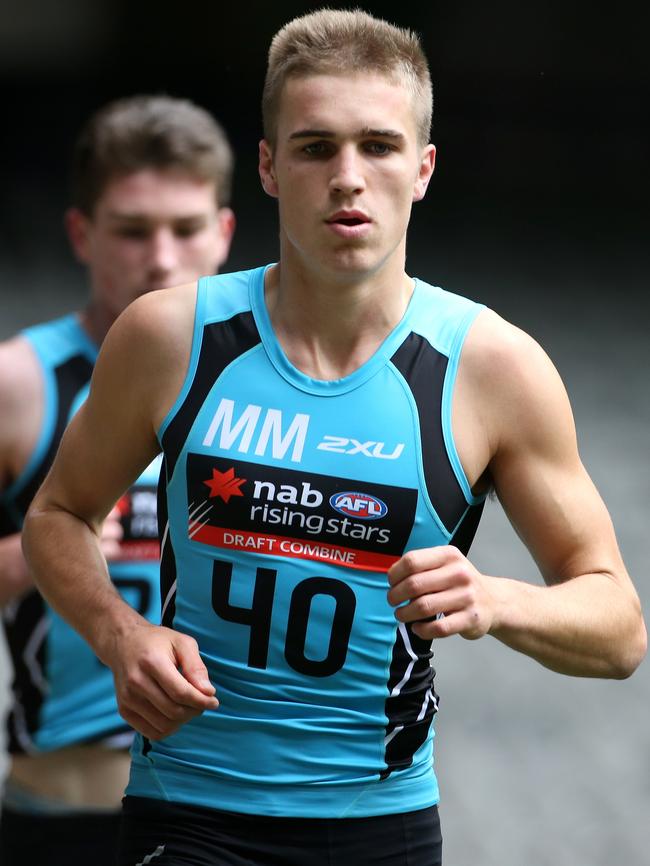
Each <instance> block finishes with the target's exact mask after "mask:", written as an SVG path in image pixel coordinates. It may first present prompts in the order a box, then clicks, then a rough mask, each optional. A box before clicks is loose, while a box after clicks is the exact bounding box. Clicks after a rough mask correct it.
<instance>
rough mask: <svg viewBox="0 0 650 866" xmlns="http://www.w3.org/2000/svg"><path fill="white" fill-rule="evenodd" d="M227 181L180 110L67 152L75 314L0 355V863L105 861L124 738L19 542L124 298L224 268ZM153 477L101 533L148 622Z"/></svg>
mask: <svg viewBox="0 0 650 866" xmlns="http://www.w3.org/2000/svg"><path fill="white" fill-rule="evenodd" d="M232 168H233V156H232V152H231V149H230V146H229V143H228V141H227V138H226V135H225V133H224V131H223V129H222V128H221V126H220V125H219V124H218V123H217V122H216V121H215V119H214V118H213V117H212V116H211V115H210V114H208V113H207V112H206V111H205V110H204V109H202V108H200V107H198V106H196V105H194V104H192V103H191V102H189V101H185V100H180V99H174V98H169V97H166V96H147V95H141V96H134V97H131V98H127V99H123V100H119V101H117V102H113V103H111V104H109V105H107V106H106V107H104V108H103V109H101V110H100V111H98V112H97V113H96V114H95V115H94V116H93V117H92V118H91V119H90V120H89V122H88V123H87V125H86V126H85V128H84V129H83V131H82V132H81V134H80V136H79V138H78V140H77V143H76V147H75V151H74V158H73V165H72V207H71V208H70V209H69V210H68V212H67V213H66V215H65V223H66V228H67V232H68V236H69V239H70V243H71V245H72V248H73V250H74V253H75V255H76V257H77V258H78V259H79V261H80V262H81V263H82V264H83V265H84V266H85V267H86V268H87V271H88V280H89V288H90V291H89V297H88V303H87V304H86V306H85V307H84V308H83V309H82V310H80V311H78V312H77V313H73V314H70V315H67V316H64V317H63V318H60V319H58V320H56V321H51V322H47V323H44V324H41V325H36V326H34V327H31V328H28V329H26V330H25V331H23V332H21V333H20V334H18V335H17V336H16V337H14V338H13V339H11V340H8V341H7V342H5V343H4V344H2V345H1V346H0V419H1V420H0V604H2V606H3V607H4V611H3V620H4V628H5V633H6V637H7V643H8V646H9V650H10V654H11V658H12V661H13V667H14V679H13V684H12V696H11V701H12V704H11V710H10V713H9V716H8V748H9V752H10V758H11V761H10V769H9V776H8V779H7V782H6V787H5V791H4V799H3V804H2V818H1V824H0V862H2V864H3V866H17V864H20V866H27V864H29V866H40V864H43V866H45V864H48V866H55V864H61V866H75V864H82V863H83V864H88V863H93V864H95V866H99V864H107V866H108V864H113V863H114V859H115V844H116V834H117V826H118V814H119V812H118V809H119V805H120V801H121V797H122V795H123V792H124V787H125V784H126V781H127V776H128V765H129V758H128V752H127V748H128V746H129V744H130V741H131V738H132V733H131V731H130V729H129V728H128V727H127V725H126V724H125V722H124V720H123V719H122V718H121V717H120V715H119V714H118V710H117V703H116V699H115V695H114V690H113V681H112V676H111V672H110V670H109V669H108V668H107V667H105V666H104V665H102V664H101V662H99V660H98V659H97V658H96V657H95V656H94V655H93V653H92V652H91V651H90V649H89V647H88V645H87V644H86V643H85V642H84V641H82V640H81V639H80V637H79V636H78V635H77V634H76V632H74V631H73V630H72V629H71V628H70V627H69V626H68V625H67V624H66V623H65V622H64V621H63V620H62V619H61V618H60V617H58V616H57V615H56V614H55V613H54V612H53V611H52V609H51V608H50V607H49V606H48V605H47V603H46V602H45V601H44V600H43V598H42V597H41V596H40V594H39V593H38V592H37V591H36V590H35V588H34V586H33V584H32V581H31V578H30V575H29V572H28V569H27V565H26V563H25V560H24V558H23V555H22V552H21V548H20V531H21V527H22V522H23V517H24V515H25V512H26V511H27V507H28V505H29V503H30V500H31V498H32V496H33V494H34V492H35V491H36V490H37V488H38V486H39V485H40V484H41V482H42V481H43V478H44V477H45V475H46V473H47V471H48V469H49V467H50V464H51V462H52V460H53V459H54V455H55V453H56V449H57V447H58V444H59V439H60V438H61V435H62V433H63V430H64V428H65V426H66V424H67V423H68V421H69V420H70V418H71V417H72V416H73V415H74V414H75V412H76V411H77V410H78V408H79V407H80V405H82V403H83V402H84V400H85V399H86V396H87V392H88V387H89V381H90V377H91V373H92V371H93V366H94V362H95V359H96V357H97V353H98V350H99V346H100V345H101V343H102V341H103V339H104V337H105V335H106V333H107V331H108V329H109V328H110V326H111V325H112V323H113V321H114V320H115V319H116V317H117V316H118V315H119V314H120V313H121V312H122V310H124V309H125V307H126V306H127V305H128V304H130V303H131V302H132V301H133V300H135V299H136V298H137V297H139V296H141V295H144V294H146V293H148V292H150V291H152V290H155V289H161V288H164V287H166V286H170V285H176V284H178V283H183V282H187V281H188V280H195V279H197V278H198V277H199V276H200V275H203V274H212V273H215V272H216V271H217V270H218V268H219V267H220V266H221V265H222V264H223V262H224V261H225V259H226V257H227V255H228V251H229V247H230V242H231V238H232V234H233V230H234V225H235V221H234V216H233V213H232V211H231V210H230V208H229V207H228V203H229V198H230V188H231V176H232ZM158 472H159V465H158V461H154V462H153V463H152V464H151V465H150V466H149V467H148V468H147V469H146V470H145V471H144V472H143V473H142V475H141V476H140V477H139V478H138V480H137V482H136V483H135V484H134V485H133V486H132V487H131V488H130V490H129V491H128V492H127V493H126V494H125V495H124V496H123V497H122V498H121V499H120V500H119V502H118V503H117V506H116V507H115V508H114V509H113V510H112V511H111V513H110V514H109V516H108V517H107V519H106V520H105V521H104V524H103V528H102V533H101V549H102V553H103V554H104V556H105V557H106V559H107V560H108V562H109V563H110V573H111V578H112V580H113V582H114V584H115V585H116V586H117V587H118V588H119V590H120V592H121V593H122V595H123V597H124V598H125V599H126V600H127V601H128V602H129V603H130V604H131V605H132V606H133V607H135V608H136V609H137V610H138V611H139V612H140V613H141V614H142V615H143V616H144V617H146V618H147V619H149V620H152V621H154V622H156V621H158V620H159V616H160V600H159V543H158V529H157V518H156V485H157V480H158ZM88 480H89V484H92V479H88ZM66 555H68V556H70V558H71V559H73V558H74V550H69V551H67V554H66ZM80 819H82V820H80Z"/></svg>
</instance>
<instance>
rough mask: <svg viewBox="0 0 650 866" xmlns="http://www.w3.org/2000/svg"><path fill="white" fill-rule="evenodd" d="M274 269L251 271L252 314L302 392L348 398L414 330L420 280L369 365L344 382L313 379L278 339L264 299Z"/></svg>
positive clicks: (278, 365) (274, 357)
mask: <svg viewBox="0 0 650 866" xmlns="http://www.w3.org/2000/svg"><path fill="white" fill-rule="evenodd" d="M271 267H273V264H269V265H264V266H263V267H261V268H256V269H255V270H254V271H251V274H250V279H249V293H250V303H251V310H252V312H253V318H254V319H255V324H256V325H257V330H258V331H259V334H260V338H261V340H262V345H263V347H264V350H265V351H266V354H267V355H268V357H269V360H270V361H271V363H272V364H273V366H274V367H275V369H276V370H277V371H278V373H279V374H280V375H281V376H282V377H283V378H284V379H286V380H287V382H289V383H290V384H292V385H293V386H294V387H296V388H299V389H300V390H301V391H305V392H307V393H309V394H318V395H319V396H321V397H323V396H335V395H337V394H344V393H345V392H346V391H352V390H354V389H355V388H358V387H360V386H361V385H363V384H364V383H365V382H367V381H368V379H370V378H371V377H372V376H374V375H375V373H377V372H378V371H379V370H380V369H381V368H382V367H383V366H384V365H385V364H386V361H387V360H388V359H389V358H391V357H392V356H393V355H394V353H395V352H396V351H397V349H398V348H399V347H400V346H401V344H402V343H403V342H404V340H405V339H406V337H407V335H408V334H409V332H410V330H411V328H410V323H411V320H412V318H413V310H414V309H415V306H416V303H417V299H418V297H419V294H420V289H419V280H418V279H417V278H412V279H413V293H412V295H411V297H410V299H409V302H408V304H407V307H406V310H405V311H404V315H403V316H402V318H401V319H400V321H399V322H398V323H397V325H396V326H395V327H394V328H393V330H392V331H391V332H390V333H389V334H388V335H387V336H386V337H385V339H384V340H383V341H382V343H381V344H380V345H379V346H378V347H377V349H376V350H375V352H374V353H373V354H372V355H371V356H370V358H368V360H367V361H365V363H363V364H362V365H361V366H360V367H357V369H356V370H354V371H353V372H352V373H350V374H349V375H347V376H344V377H343V378H341V379H313V378H312V377H311V376H307V375H306V374H305V373H303V372H301V371H300V370H299V369H298V368H297V367H295V366H294V365H293V364H292V363H291V361H290V360H289V358H288V357H287V356H286V354H285V352H284V349H283V348H282V346H281V345H280V342H279V340H278V339H277V337H276V336H275V332H274V330H273V326H272V324H271V319H270V316H269V312H268V309H267V306H266V300H265V298H264V280H265V276H266V272H267V271H268V269H269V268H271Z"/></svg>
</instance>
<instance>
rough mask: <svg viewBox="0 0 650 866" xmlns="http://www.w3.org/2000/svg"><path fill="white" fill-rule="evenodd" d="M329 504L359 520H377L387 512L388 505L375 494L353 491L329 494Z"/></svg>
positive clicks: (341, 512)
mask: <svg viewBox="0 0 650 866" xmlns="http://www.w3.org/2000/svg"><path fill="white" fill-rule="evenodd" d="M330 505H331V506H332V508H334V509H335V510H336V511H338V512H339V513H340V514H345V515H347V516H348V517H358V518H360V519H361V520H379V518H380V517H384V516H385V515H386V514H388V506H387V505H386V503H385V502H382V501H381V499H377V497H376V496H370V494H368V493H356V492H353V491H349V492H345V493H335V494H334V496H330Z"/></svg>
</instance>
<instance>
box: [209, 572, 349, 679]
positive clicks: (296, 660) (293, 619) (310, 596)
mask: <svg viewBox="0 0 650 866" xmlns="http://www.w3.org/2000/svg"><path fill="white" fill-rule="evenodd" d="M276 577H277V571H276V570H275V569H273V568H258V569H257V570H256V573H255V588H254V590H253V600H252V604H251V606H250V607H240V606H237V605H233V604H231V603H230V588H231V584H232V563H230V562H222V561H221V560H217V561H216V562H215V563H214V565H213V568H212V607H213V609H214V612H215V613H216V614H217V616H219V617H221V619H223V620H226V621H227V622H236V623H240V624H241V625H246V626H248V627H249V628H250V641H249V645H248V666H249V667H251V668H262V669H265V668H266V666H267V660H268V654H269V637H270V634H271V618H272V615H273V601H274V598H275V583H276ZM318 595H327V596H330V597H331V598H333V599H334V602H335V607H334V615H333V617H332V628H331V633H330V639H329V646H328V649H327V655H326V656H325V658H323V659H310V658H307V656H306V655H305V644H306V641H307V629H308V626H309V615H310V613H311V606H312V602H313V600H314V598H315V597H316V596H318ZM356 604H357V600H356V597H355V595H354V592H353V591H352V589H350V587H349V586H348V585H347V584H346V583H343V581H341V580H336V579H334V578H329V577H307V578H305V580H301V581H300V583H298V584H296V586H295V587H294V589H293V592H292V593H291V600H290V603H289V615H288V619H287V629H286V638H285V644H284V657H285V659H286V660H287V663H288V664H289V666H290V667H292V668H293V669H294V670H295V671H297V672H298V673H301V674H307V675H308V676H312V677H328V676H331V675H332V674H335V673H336V672H337V671H338V670H340V669H341V668H342V667H343V665H344V663H345V657H346V655H347V652H348V643H349V640H350V632H351V631H352V622H353V620H354V611H355V608H356Z"/></svg>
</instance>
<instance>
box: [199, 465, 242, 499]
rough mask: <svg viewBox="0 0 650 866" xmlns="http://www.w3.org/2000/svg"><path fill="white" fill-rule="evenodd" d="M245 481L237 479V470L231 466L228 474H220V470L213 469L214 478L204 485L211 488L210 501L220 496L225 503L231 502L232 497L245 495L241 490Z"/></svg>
mask: <svg viewBox="0 0 650 866" xmlns="http://www.w3.org/2000/svg"><path fill="white" fill-rule="evenodd" d="M245 481H246V479H245V478H235V470H234V468H233V467H232V466H231V467H230V469H228V471H227V472H219V470H218V469H213V470H212V478H209V479H208V480H207V481H204V482H203V483H204V484H205V485H206V487H209V488H210V499H212V497H213V496H220V497H221V498H222V499H223V501H224V502H229V501H230V497H231V496H243V495H244V494H243V493H242V492H241V490H240V489H239V488H240V487H241V486H242V484H244V483H245Z"/></svg>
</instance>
